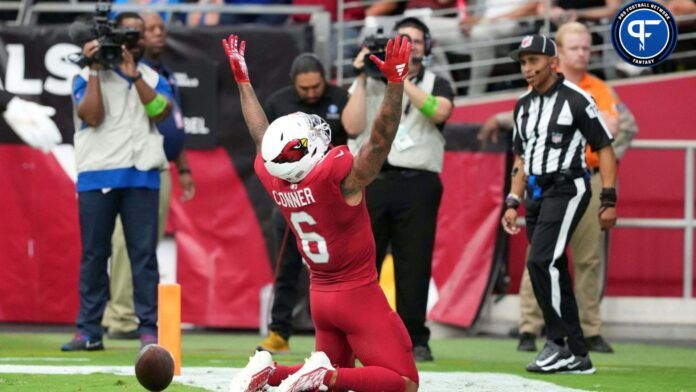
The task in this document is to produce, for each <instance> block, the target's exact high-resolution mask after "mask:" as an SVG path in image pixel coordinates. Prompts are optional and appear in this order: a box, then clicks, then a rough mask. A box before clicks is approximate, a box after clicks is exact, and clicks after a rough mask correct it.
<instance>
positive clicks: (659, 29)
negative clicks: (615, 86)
mask: <svg viewBox="0 0 696 392" xmlns="http://www.w3.org/2000/svg"><path fill="white" fill-rule="evenodd" d="M677 34H678V30H677V23H676V21H675V20H674V16H672V14H671V13H670V12H669V10H668V9H667V8H666V7H665V6H663V5H661V4H658V3H654V2H652V1H637V2H633V3H629V4H627V5H625V6H623V7H622V8H621V9H620V10H619V12H618V13H617V14H616V16H615V17H614V22H613V23H612V26H611V43H612V44H613V45H614V50H616V53H618V54H619V56H621V57H622V58H623V59H624V60H625V61H626V62H628V63H630V64H632V65H636V66H639V67H652V66H654V65H657V64H659V63H661V62H662V61H664V60H666V59H667V58H668V57H669V56H670V55H671V54H672V52H673V51H674V47H675V46H676V45H677Z"/></svg>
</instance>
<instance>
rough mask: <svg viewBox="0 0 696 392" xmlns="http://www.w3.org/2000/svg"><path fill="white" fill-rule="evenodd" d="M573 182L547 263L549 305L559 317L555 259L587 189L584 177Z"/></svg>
mask: <svg viewBox="0 0 696 392" xmlns="http://www.w3.org/2000/svg"><path fill="white" fill-rule="evenodd" d="M573 182H574V184H575V189H576V190H577V193H576V194H575V196H573V198H572V199H570V201H569V202H568V206H567V207H566V212H565V215H563V221H562V222H561V230H560V232H559V233H558V238H557V239H556V246H555V247H554V248H553V260H551V264H550V265H549V275H550V276H551V306H553V309H554V310H555V311H556V313H558V317H561V282H560V279H559V278H560V276H559V272H558V268H556V260H558V259H559V258H560V257H561V255H562V254H563V252H565V248H566V244H567V243H568V232H569V231H570V225H571V224H572V223H573V217H574V216H575V212H576V211H577V210H578V205H580V200H581V199H582V197H583V196H584V195H585V192H586V191H587V189H586V187H585V178H584V177H578V178H576V179H575V181H573Z"/></svg>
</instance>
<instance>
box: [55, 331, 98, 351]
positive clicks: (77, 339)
mask: <svg viewBox="0 0 696 392" xmlns="http://www.w3.org/2000/svg"><path fill="white" fill-rule="evenodd" d="M101 350H104V343H102V341H101V339H99V340H96V339H90V337H89V336H87V335H83V334H81V333H79V332H78V333H76V334H75V336H74V337H73V339H72V340H71V341H69V342H67V343H65V344H64V345H62V346H61V347H60V351H101Z"/></svg>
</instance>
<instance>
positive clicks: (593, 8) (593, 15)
mask: <svg viewBox="0 0 696 392" xmlns="http://www.w3.org/2000/svg"><path fill="white" fill-rule="evenodd" d="M620 6H621V0H556V1H553V2H552V5H551V8H550V9H548V11H547V8H546V2H544V1H540V2H539V8H538V13H539V15H543V14H544V13H545V12H549V13H550V18H551V22H553V24H554V25H556V26H560V25H562V24H563V23H567V22H576V21H578V22H586V23H591V24H599V23H602V20H608V19H609V18H612V17H613V16H614V14H616V11H617V10H618V9H619V7H620Z"/></svg>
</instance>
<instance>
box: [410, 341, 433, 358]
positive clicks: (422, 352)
mask: <svg viewBox="0 0 696 392" xmlns="http://www.w3.org/2000/svg"><path fill="white" fill-rule="evenodd" d="M413 358H414V359H415V360H416V362H431V361H433V360H434V358H433V352H432V351H430V346H428V345H427V344H425V345H418V346H414V347H413Z"/></svg>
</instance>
